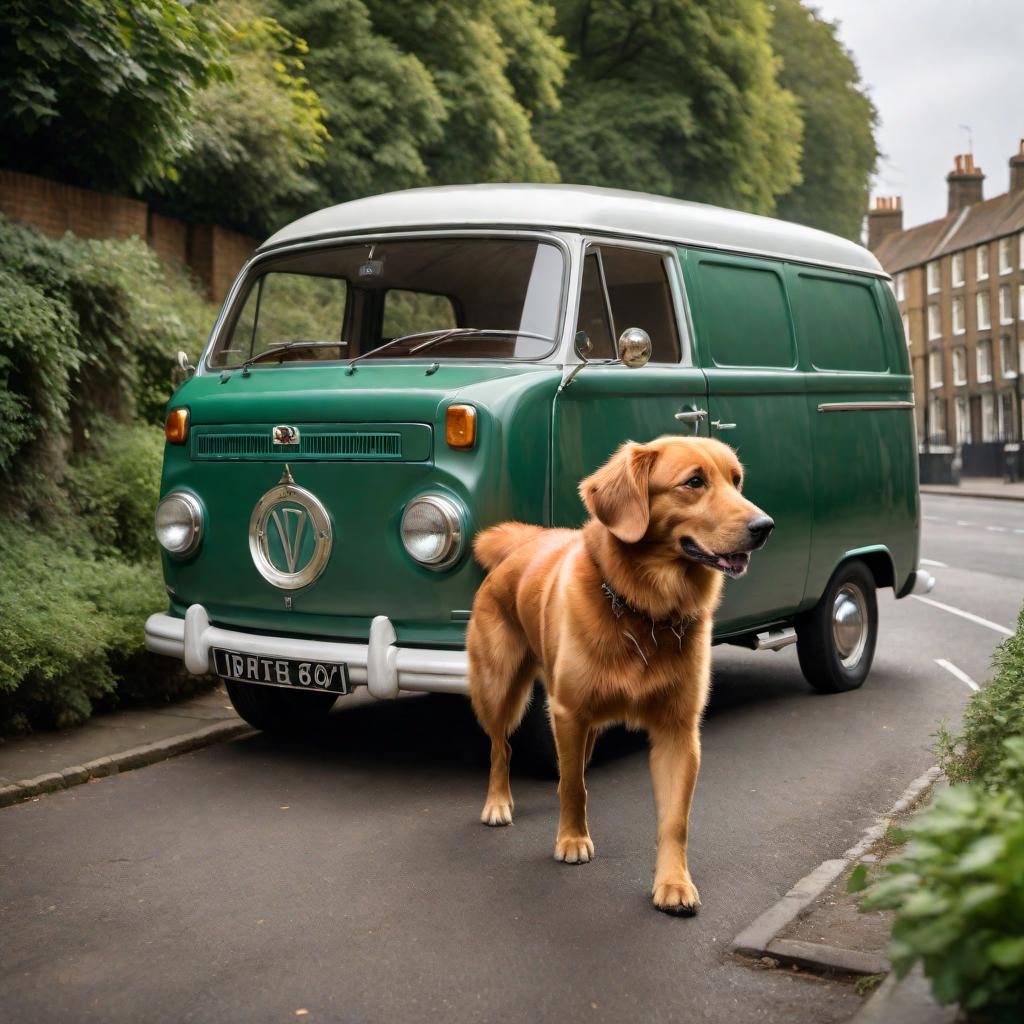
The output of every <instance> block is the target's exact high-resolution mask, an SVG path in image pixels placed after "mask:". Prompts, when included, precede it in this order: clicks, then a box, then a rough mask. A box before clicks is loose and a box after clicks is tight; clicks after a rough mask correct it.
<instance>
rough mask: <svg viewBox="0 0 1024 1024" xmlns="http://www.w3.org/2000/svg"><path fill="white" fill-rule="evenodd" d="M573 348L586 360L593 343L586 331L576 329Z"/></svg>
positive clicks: (592, 348) (591, 350)
mask: <svg viewBox="0 0 1024 1024" xmlns="http://www.w3.org/2000/svg"><path fill="white" fill-rule="evenodd" d="M573 348H574V349H575V350H576V355H578V356H579V357H580V359H582V360H583V361H584V362H586V361H587V360H588V359H589V358H590V354H591V352H593V351H594V343H593V342H592V341H591V340H590V335H589V334H587V332H586V331H577V332H576V337H575V339H574V340H573Z"/></svg>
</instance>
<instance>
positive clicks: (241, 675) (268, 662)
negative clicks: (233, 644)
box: [213, 647, 349, 693]
mask: <svg viewBox="0 0 1024 1024" xmlns="http://www.w3.org/2000/svg"><path fill="white" fill-rule="evenodd" d="M213 664H214V667H215V669H216V672H217V675H219V676H223V677H224V678H225V679H234V680H237V681H238V682H241V683H265V684H267V685H270V686H294V687H296V688H297V689H299V690H326V691H328V692H330V693H348V692H349V680H348V665H345V664H337V663H334V662H326V661H296V660H294V659H292V658H267V657H264V656H263V655H259V654H243V653H241V652H240V651H226V650H223V649H222V648H219V647H214V648H213Z"/></svg>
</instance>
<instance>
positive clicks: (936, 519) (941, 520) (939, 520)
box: [921, 516, 946, 523]
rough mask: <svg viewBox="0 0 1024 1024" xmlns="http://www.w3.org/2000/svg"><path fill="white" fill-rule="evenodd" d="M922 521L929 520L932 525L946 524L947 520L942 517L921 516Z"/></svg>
mask: <svg viewBox="0 0 1024 1024" xmlns="http://www.w3.org/2000/svg"><path fill="white" fill-rule="evenodd" d="M921 518H922V519H927V520H928V521H929V522H930V523H944V522H945V521H946V520H945V519H944V518H943V517H942V516H921Z"/></svg>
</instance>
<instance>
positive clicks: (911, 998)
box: [850, 964, 959, 1024]
mask: <svg viewBox="0 0 1024 1024" xmlns="http://www.w3.org/2000/svg"><path fill="white" fill-rule="evenodd" d="M958 1012H959V1011H958V1009H957V1007H956V1006H940V1005H939V1004H938V1003H937V1002H936V1001H935V998H934V997H933V996H932V992H931V986H930V985H929V984H928V980H927V978H925V976H924V974H923V973H922V972H921V965H920V964H918V965H917V966H916V967H915V968H914V969H913V970H912V971H911V972H910V973H909V974H908V975H907V976H906V977H905V978H899V979H897V977H896V975H895V974H890V975H889V977H888V978H886V979H885V981H883V982H882V984H881V985H879V986H878V988H877V989H875V991H874V992H872V993H871V995H870V996H869V997H868V999H867V1001H866V1002H865V1003H864V1005H863V1006H862V1007H861V1008H860V1009H859V1010H858V1011H857V1013H856V1015H855V1016H854V1017H853V1018H852V1019H851V1020H850V1024H954V1022H955V1021H956V1019H957V1015H958Z"/></svg>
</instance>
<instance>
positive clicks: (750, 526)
mask: <svg viewBox="0 0 1024 1024" xmlns="http://www.w3.org/2000/svg"><path fill="white" fill-rule="evenodd" d="M774 529H775V520H774V519H772V517H771V516H766V515H760V516H754V518H753V519H751V520H750V522H749V523H747V532H748V533H749V534H750V539H751V540H752V541H753V547H754V548H759V547H761V546H762V545H763V544H764V542H765V541H766V540H767V539H768V535H769V534H770V533H771V532H772V530H774Z"/></svg>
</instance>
